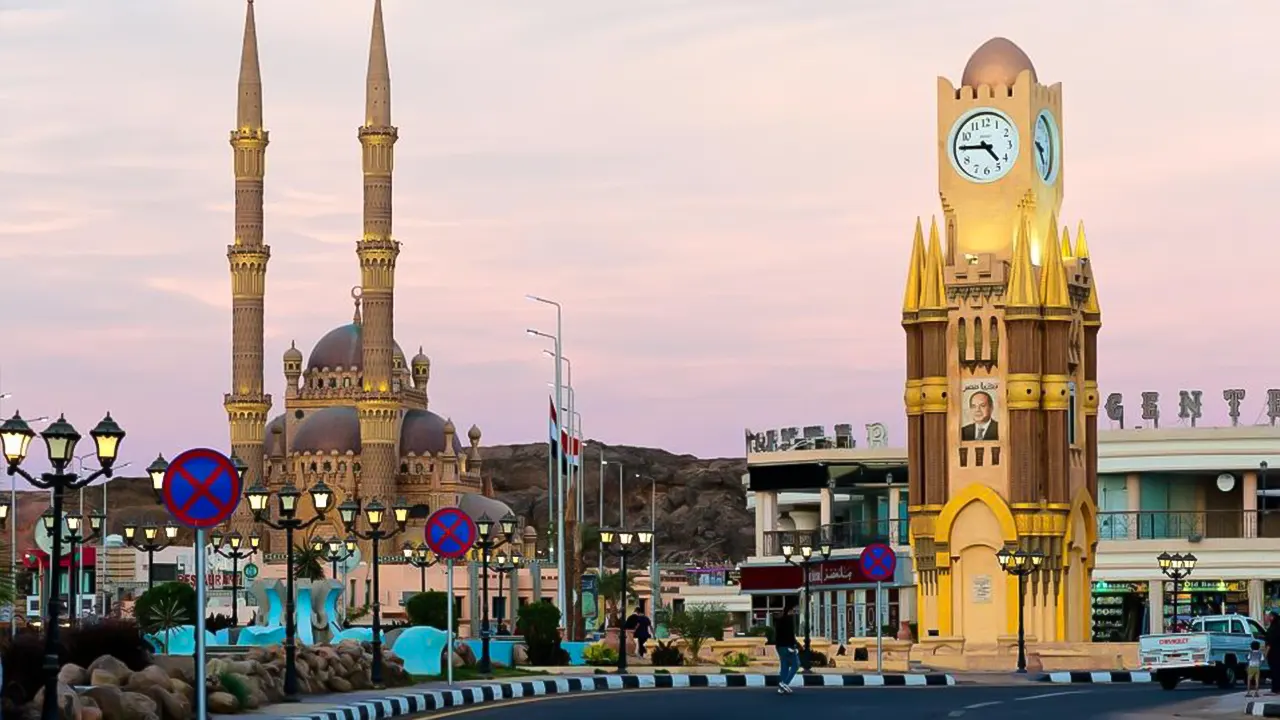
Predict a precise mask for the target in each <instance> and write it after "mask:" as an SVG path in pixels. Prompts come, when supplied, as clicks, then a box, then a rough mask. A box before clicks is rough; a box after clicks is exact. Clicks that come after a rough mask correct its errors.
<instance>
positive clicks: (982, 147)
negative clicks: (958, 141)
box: [956, 143, 987, 150]
mask: <svg viewBox="0 0 1280 720" xmlns="http://www.w3.org/2000/svg"><path fill="white" fill-rule="evenodd" d="M956 149H957V150H986V149H987V144H986V143H980V144H978V145H961V146H960V147H958V148H956Z"/></svg>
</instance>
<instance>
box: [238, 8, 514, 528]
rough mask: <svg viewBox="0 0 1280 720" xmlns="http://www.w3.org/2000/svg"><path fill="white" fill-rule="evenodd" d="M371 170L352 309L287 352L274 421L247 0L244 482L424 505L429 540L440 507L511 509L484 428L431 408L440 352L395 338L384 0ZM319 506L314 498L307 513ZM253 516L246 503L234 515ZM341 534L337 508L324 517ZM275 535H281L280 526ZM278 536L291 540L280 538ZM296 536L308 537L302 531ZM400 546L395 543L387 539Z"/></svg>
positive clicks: (241, 138)
mask: <svg viewBox="0 0 1280 720" xmlns="http://www.w3.org/2000/svg"><path fill="white" fill-rule="evenodd" d="M356 135H357V138H358V141H359V143H360V148H361V159H362V170H363V175H364V214H363V231H362V233H361V234H360V236H359V239H358V240H356V243H355V245H356V258H357V260H358V261H359V266H360V285H359V286H357V287H355V288H354V289H353V290H352V292H351V294H352V297H353V299H354V300H355V315H354V317H353V318H352V320H351V322H350V323H347V324H344V325H340V326H338V327H336V328H334V329H333V330H331V331H329V332H328V333H327V334H325V335H324V337H322V338H320V340H319V341H318V342H317V343H316V344H315V345H314V346H313V347H312V349H311V352H310V354H308V355H307V356H305V357H304V356H303V353H302V351H300V350H299V349H298V348H297V346H296V342H295V343H294V344H293V345H292V346H291V347H290V348H289V349H288V350H287V351H285V353H284V358H283V368H282V369H283V371H284V377H285V398H284V412H283V413H281V414H279V415H277V416H275V417H274V418H271V419H270V421H269V422H268V413H269V410H270V409H271V406H272V398H271V396H270V395H267V394H266V393H265V392H264V384H263V354H264V353H263V344H264V338H263V310H264V301H265V299H266V274H267V264H268V260H269V259H270V257H271V250H270V247H269V246H268V245H267V244H266V243H265V238H264V237H263V194H264V188H265V171H266V153H267V145H268V144H269V141H270V138H269V133H268V131H267V130H266V128H265V127H264V125H263V108H262V75H261V71H260V67H259V61H258V40H257V28H256V25H255V21H254V8H253V0H248V2H247V11H246V18H245V26H244V46H243V49H242V51H241V60H240V77H239V98H238V103H237V112H236V128H235V129H234V130H232V131H231V147H232V150H233V160H234V169H235V238H234V242H233V243H232V244H231V245H230V246H228V248H227V258H228V260H229V261H230V266H231V287H232V311H231V314H232V388H231V392H229V393H227V394H226V396H225V398H224V406H225V408H226V411H227V419H228V421H229V423H230V426H231V447H232V450H233V451H234V452H235V454H236V455H238V456H239V457H240V458H241V459H242V460H244V462H245V463H246V464H247V465H248V467H249V470H248V473H247V476H246V478H245V483H246V486H252V485H254V484H255V483H257V482H259V481H264V482H265V484H266V485H267V486H268V487H269V488H271V489H272V490H273V491H274V490H278V489H279V488H280V487H282V486H284V485H285V484H287V483H293V484H295V485H296V486H297V487H298V488H299V489H303V490H304V496H305V488H308V487H310V486H312V485H313V484H315V483H316V482H319V481H321V480H323V481H324V482H325V484H326V485H328V486H329V487H330V488H332V489H333V491H334V504H335V506H336V505H337V504H339V503H342V502H343V501H345V500H347V499H348V498H356V499H359V500H362V501H364V502H366V503H367V502H370V501H372V500H374V499H378V500H380V501H382V502H383V503H384V504H386V505H391V504H392V503H394V502H396V501H397V500H399V499H401V498H403V499H405V500H406V501H408V503H409V504H410V505H411V506H412V507H413V511H412V512H411V515H410V518H411V519H410V526H411V527H416V528H418V531H417V532H410V533H408V535H407V536H408V537H413V538H418V539H421V538H422V534H421V528H422V526H423V525H424V523H425V519H426V517H427V516H428V515H429V514H430V512H431V511H432V510H434V509H436V508H439V507H445V506H451V505H457V506H460V507H462V508H463V509H464V510H466V511H467V512H468V513H469V514H471V515H472V516H473V517H476V518H478V517H480V516H482V515H488V516H489V518H490V519H492V520H494V521H496V520H498V519H499V518H501V517H502V516H503V515H505V514H506V513H508V512H510V509H509V508H508V507H507V506H506V505H505V504H503V503H501V502H498V501H496V500H493V499H491V496H492V494H493V493H492V488H490V487H489V486H488V484H487V483H486V482H485V481H483V480H482V478H481V469H482V460H481V457H480V449H479V448H480V437H481V434H480V428H479V427H477V426H475V425H472V426H471V428H470V429H469V430H468V431H467V433H466V442H464V441H463V439H462V438H460V437H459V436H458V431H457V428H456V427H455V426H454V423H453V421H452V420H451V419H449V418H448V416H447V415H441V414H439V413H437V412H436V411H435V410H434V409H432V408H431V407H430V402H429V397H428V393H427V384H428V381H429V380H430V377H431V360H430V358H428V357H427V356H426V355H425V354H423V352H422V350H421V348H419V350H418V353H417V354H416V355H415V356H414V357H413V358H412V359H411V360H408V361H406V360H405V354H404V351H403V350H402V349H401V347H400V345H399V344H398V343H396V342H395V340H394V330H395V311H394V305H395V270H396V258H397V257H398V256H399V254H400V242H399V241H398V240H396V238H395V235H394V233H393V231H392V175H393V170H394V164H395V162H394V161H395V144H396V140H397V138H398V136H399V131H398V129H397V128H396V127H395V126H394V125H392V124H391V73H390V66H389V63H388V60H387V43H386V33H385V28H384V25H383V15H382V2H381V0H375V2H374V13H373V31H372V37H371V40H370V45H369V70H368V77H367V82H366V101H365V108H364V122H363V124H361V126H360V127H359V128H358V129H357V131H356ZM312 512H314V510H313V509H312V508H311V507H310V502H309V500H307V499H304V500H303V502H302V503H301V507H300V510H299V514H300V516H303V517H306V516H307V515H308V514H310V513H312ZM234 524H235V525H236V526H237V527H239V528H240V529H241V530H242V531H247V529H248V527H249V526H250V525H251V524H252V520H251V518H250V516H249V514H248V509H247V507H245V504H244V503H242V504H241V508H240V510H239V512H238V515H237V518H236V522H235V523H234ZM312 532H313V533H315V534H316V535H319V536H322V537H328V536H333V535H337V536H341V535H343V534H344V533H343V532H342V529H341V527H340V521H339V520H338V518H337V517H336V513H333V514H332V515H331V516H330V517H328V518H326V520H324V521H321V522H320V523H318V524H317V526H315V528H314V530H312ZM277 534H278V533H277ZM272 539H273V538H268V539H267V544H268V545H270V546H272V549H274V550H276V551H277V552H279V551H282V550H284V545H283V538H274V539H275V541H276V542H274V543H272V542H270V541H271V540H272ZM295 542H299V541H297V540H296V541H295ZM387 550H388V551H390V552H396V549H394V548H388V549H387Z"/></svg>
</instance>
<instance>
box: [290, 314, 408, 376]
mask: <svg viewBox="0 0 1280 720" xmlns="http://www.w3.org/2000/svg"><path fill="white" fill-rule="evenodd" d="M396 356H399V357H400V358H401V360H403V359H404V351H403V350H401V349H400V344H399V343H395V344H394V345H393V350H392V357H396ZM363 365H364V335H363V326H362V325H360V324H359V323H351V324H350V325H343V326H341V327H336V328H334V329H332V330H330V331H329V332H328V333H326V334H325V336H324V337H322V338H320V342H318V343H316V346H315V347H313V348H311V356H310V357H309V358H308V359H307V369H308V370H315V369H317V368H325V367H327V368H340V367H341V368H350V367H356V368H358V367H362V366H363Z"/></svg>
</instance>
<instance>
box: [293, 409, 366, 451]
mask: <svg viewBox="0 0 1280 720" xmlns="http://www.w3.org/2000/svg"><path fill="white" fill-rule="evenodd" d="M289 449H290V451H291V452H304V453H305V452H314V453H329V452H334V451H337V452H339V453H346V452H353V453H355V454H357V455H359V454H360V416H359V415H358V414H357V413H356V409H355V408H354V407H351V406H350V405H338V406H335V407H327V408H324V409H323V410H317V411H316V412H314V413H312V414H311V416H310V417H308V418H307V419H306V420H303V421H302V424H301V425H299V426H298V432H297V433H296V434H295V435H294V436H293V442H292V443H290V448H289Z"/></svg>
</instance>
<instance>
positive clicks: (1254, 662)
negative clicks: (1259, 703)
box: [1244, 640, 1262, 697]
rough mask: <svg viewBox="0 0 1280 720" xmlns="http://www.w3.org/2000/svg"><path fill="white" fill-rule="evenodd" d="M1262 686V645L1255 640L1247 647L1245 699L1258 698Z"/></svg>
mask: <svg viewBox="0 0 1280 720" xmlns="http://www.w3.org/2000/svg"><path fill="white" fill-rule="evenodd" d="M1261 685H1262V643H1260V642H1258V641H1257V640H1254V641H1253V644H1251V645H1250V646H1249V668H1248V675H1247V676H1246V680H1245V686H1244V688H1245V693H1244V696H1245V697H1258V690H1260V689H1261Z"/></svg>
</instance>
